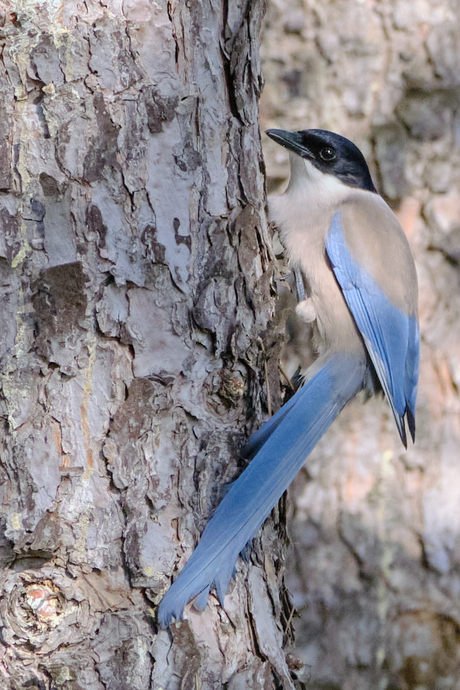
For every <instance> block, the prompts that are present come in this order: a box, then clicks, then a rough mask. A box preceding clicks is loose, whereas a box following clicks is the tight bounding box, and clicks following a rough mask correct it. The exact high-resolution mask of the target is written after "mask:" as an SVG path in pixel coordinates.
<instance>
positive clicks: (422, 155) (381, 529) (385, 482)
mask: <svg viewBox="0 0 460 690" xmlns="http://www.w3.org/2000/svg"><path fill="white" fill-rule="evenodd" d="M459 19H460V17H459V5H458V2H455V1H449V0H427V1H426V2H407V1H406V0H382V1H380V2H379V1H369V2H358V1H355V0H351V1H347V2H345V1H339V2H337V0H334V1H332V0H329V1H326V2H324V1H323V0H318V1H316V0H304V1H302V0H272V2H271V3H270V5H269V12H268V15H267V22H266V28H265V35H264V37H263V41H262V46H263V65H264V74H265V79H266V87H265V90H264V93H263V95H262V101H261V114H262V126H263V127H264V128H265V127H282V128H285V129H305V128H309V127H322V128H324V129H331V130H333V131H337V132H339V133H341V134H343V135H345V136H347V137H349V138H351V139H353V140H354V141H355V142H356V143H357V144H358V145H359V146H360V148H361V149H362V150H363V152H364V153H365V154H366V156H367V158H368V160H370V161H372V167H373V173H374V177H375V179H376V181H377V183H378V186H379V188H380V190H381V191H382V192H383V194H384V196H385V197H386V198H387V200H388V201H389V202H390V204H392V205H393V207H394V208H395V210H396V213H397V215H398V217H399V219H400V221H401V223H402V225H403V227H404V229H405V231H406V233H407V236H408V238H409V241H410V243H411V246H412V249H413V252H414V255H415V258H416V262H417V269H418V275H419V282H420V320H421V330H422V360H421V377H420V389H419V398H418V409H417V440H416V445H415V446H414V447H411V448H410V449H409V450H408V451H407V452H404V450H403V448H402V447H401V445H400V443H399V439H398V435H397V433H396V430H395V428H394V423H393V420H392V418H391V413H390V411H389V408H388V407H387V406H386V404H385V403H384V402H382V401H379V400H373V401H371V402H369V403H367V404H366V405H365V406H364V407H363V406H361V405H360V404H359V403H358V402H356V403H354V404H352V405H351V406H349V407H348V408H347V409H346V410H345V412H344V413H343V414H342V415H341V417H340V419H339V420H338V422H337V423H336V424H335V425H334V426H333V427H332V429H331V431H330V433H328V434H327V435H326V437H325V438H324V439H323V441H322V442H321V444H320V446H319V447H318V448H317V449H316V451H315V452H314V453H313V455H312V456H311V458H310V460H309V461H308V462H307V464H306V469H305V471H304V472H303V473H301V475H299V477H298V478H297V480H296V482H295V483H294V486H293V489H292V490H291V492H290V499H291V500H290V501H289V504H290V505H291V506H294V504H295V508H294V507H293V508H292V513H293V514H292V515H291V516H290V518H289V519H288V524H289V532H290V535H291V542H292V546H291V554H290V558H288V564H289V569H288V579H287V581H288V586H289V590H290V592H291V594H292V595H293V597H294V603H295V605H296V607H297V609H298V610H299V612H300V618H298V619H297V620H296V621H295V625H296V631H297V635H296V638H297V654H298V655H299V656H300V657H301V658H302V659H303V660H304V661H305V662H306V663H307V664H308V665H310V671H311V685H310V686H309V687H314V688H318V689H319V688H327V689H328V690H332V689H333V688H337V689H338V688H341V689H342V690H369V689H370V688H379V689H385V688H394V689H396V688H397V689H399V690H409V689H410V690H415V689H417V690H422V689H423V690H425V689H426V690H428V689H436V690H444V689H447V688H449V689H456V688H459V687H460V661H459V659H460V608H459V589H460V466H459V462H460V424H459V412H460V399H459V388H460V345H459V327H458V324H459V317H460V299H459V295H460V291H459V285H460V273H459V261H460V183H459V180H460V153H459V149H460V136H459V132H460V107H459V106H460V100H459V96H460V53H459V49H458V46H459V45H460V28H459V27H460V22H459ZM266 157H267V161H268V162H267V165H268V171H269V185H270V186H271V187H275V186H276V185H277V184H279V182H280V180H282V179H283V178H284V177H285V176H286V174H287V156H286V155H285V153H284V151H283V150H282V149H281V148H280V147H276V145H275V144H273V143H272V142H269V141H267V147H266ZM297 342H298V341H297ZM303 356H306V355H305V353H303Z"/></svg>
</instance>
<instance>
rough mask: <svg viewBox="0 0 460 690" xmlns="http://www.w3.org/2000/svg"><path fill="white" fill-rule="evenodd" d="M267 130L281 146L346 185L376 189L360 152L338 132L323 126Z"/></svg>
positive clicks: (370, 190)
mask: <svg viewBox="0 0 460 690" xmlns="http://www.w3.org/2000/svg"><path fill="white" fill-rule="evenodd" d="M267 134H268V136H269V137H270V138H271V139H273V140H274V141H276V142H277V143H278V144H281V146H284V147H285V148H287V149H289V150H290V151H293V152H294V153H296V154H297V155H298V156H301V157H302V158H305V159H306V160H308V161H310V163H312V164H313V165H314V166H315V168H317V169H318V170H320V171H321V172H323V173H327V174H329V175H334V176H335V177H338V178H339V180H341V182H343V183H344V184H346V185H349V186H350V187H358V188H359V189H366V190H367V191H369V192H375V191H376V189H375V187H374V184H373V182H372V178H371V175H370V172H369V168H368V167H367V163H366V160H365V158H364V156H363V154H362V153H361V151H360V150H359V148H358V147H357V146H355V145H354V144H353V143H352V142H351V141H349V140H348V139H345V137H341V136H340V134H334V132H328V131H327V130H325V129H304V130H302V131H301V132H286V131H284V130H282V129H269V130H267Z"/></svg>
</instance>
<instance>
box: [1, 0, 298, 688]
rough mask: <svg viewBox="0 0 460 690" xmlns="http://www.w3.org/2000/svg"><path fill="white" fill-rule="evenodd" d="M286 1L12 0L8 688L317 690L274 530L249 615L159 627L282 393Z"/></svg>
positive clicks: (245, 605) (243, 571)
mask: <svg viewBox="0 0 460 690" xmlns="http://www.w3.org/2000/svg"><path fill="white" fill-rule="evenodd" d="M264 9H265V8H264V2H263V0H235V2H232V3H227V2H226V1H225V0H213V1H212V2H208V1H207V0H193V2H190V3H188V2H178V1H174V0H171V1H170V2H165V1H162V2H153V1H149V0H125V1H124V2H122V1H121V0H110V1H109V2H98V1H97V0H87V1H86V2H84V3H83V2H76V1H73V0H66V2H65V3H55V2H51V0H50V1H49V2H41V3H36V2H22V3H17V7H16V5H15V3H5V2H3V3H2V4H1V11H2V13H1V24H2V27H1V29H0V39H1V43H2V52H1V59H0V70H1V75H0V86H1V90H2V98H1V99H0V108H1V111H2V112H1V117H0V128H1V137H0V222H1V235H0V256H1V260H0V272H1V291H2V309H1V312H0V319H1V323H2V327H1V331H0V358H1V365H2V367H1V401H0V409H1V415H2V420H3V425H2V429H1V460H0V470H1V478H0V489H1V523H0V524H1V532H0V548H1V552H0V553H1V573H0V587H1V602H0V628H1V644H0V659H1V663H0V685H1V686H2V687H5V688H11V689H13V688H14V689H16V688H19V687H36V688H43V689H51V688H66V689H69V690H104V689H108V688H110V690H124V689H125V688H126V689H127V688H134V689H135V690H144V689H145V690H147V689H152V690H154V689H155V690H160V688H168V689H169V690H173V689H174V688H179V687H180V688H195V687H196V688H221V687H228V688H232V689H236V688H262V687H263V688H278V687H285V688H293V687H294V685H293V683H292V681H291V676H290V671H289V669H288V665H287V662H286V657H285V652H284V649H283V647H284V644H285V642H286V637H287V631H288V630H289V623H288V620H287V619H288V618H289V615H290V610H289V607H288V604H287V600H286V597H285V596H284V595H283V589H282V572H283V556H282V553H283V551H282V544H283V541H284V533H283V529H282V526H281V529H280V530H278V529H275V527H274V523H273V522H272V521H269V523H268V525H267V527H266V528H265V529H264V530H263V532H262V534H261V535H259V536H258V538H257V539H256V541H255V547H254V549H253V550H252V552H251V555H250V559H249V563H245V562H243V561H242V560H240V561H239V562H238V565H237V573H236V579H235V581H234V583H233V584H232V585H231V588H230V591H229V594H228V596H227V598H226V606H225V610H223V609H222V608H221V607H220V606H219V605H218V604H217V602H216V600H215V599H214V598H213V597H211V602H210V605H209V607H208V608H207V610H206V611H205V612H204V613H203V614H201V615H197V614H196V613H193V611H192V610H190V611H188V612H187V620H186V621H184V622H183V623H181V624H180V625H176V626H174V627H173V629H172V631H171V632H168V631H160V630H158V628H157V625H156V619H155V607H156V605H157V604H158V602H159V600H160V599H161V596H162V594H163V593H164V591H165V590H166V588H167V587H168V586H169V583H170V582H171V577H172V574H173V573H175V572H177V570H178V569H180V568H181V567H182V565H183V564H184V562H185V561H186V559H187V558H188V556H189V555H190V553H191V552H192V550H193V548H194V546H195V544H196V542H197V539H198V538H199V534H200V532H201V530H202V529H203V527H204V526H205V524H206V522H207V521H208V520H209V518H210V516H211V515H212V511H213V509H214V508H215V506H216V505H217V503H218V501H219V498H220V495H221V492H222V486H223V485H224V484H225V483H227V482H230V481H231V480H232V479H233V478H234V477H235V476H237V474H238V473H239V472H241V470H242V469H243V463H242V461H240V460H239V456H238V449H239V446H240V445H241V443H242V442H243V440H244V439H245V438H246V437H247V435H248V434H249V433H250V431H251V430H252V429H253V428H254V427H255V426H256V425H258V424H260V421H261V419H262V418H263V417H264V415H266V412H267V408H268V402H267V396H268V397H269V398H271V406H272V408H273V407H275V408H276V407H277V406H279V404H280V400H281V398H280V384H279V375H278V367H277V360H278V349H279V346H278V342H279V338H278V334H277V333H276V326H275V325H274V323H275V322H274V321H273V320H272V316H273V312H274V299H273V294H274V291H273V281H274V276H275V262H274V259H273V255H272V250H271V249H270V246H271V245H270V241H269V240H270V238H269V232H268V228H267V221H266V217H265V211H264V203H265V197H264V176H263V162H262V157H261V149H260V137H259V129H258V122H257V115H258V103H257V101H258V95H259V92H260V89H261V72H260V63H259V57H258V44H259V29H260V25H261V21H262V17H263V13H264ZM281 523H282V521H281ZM273 554H275V555H276V558H273Z"/></svg>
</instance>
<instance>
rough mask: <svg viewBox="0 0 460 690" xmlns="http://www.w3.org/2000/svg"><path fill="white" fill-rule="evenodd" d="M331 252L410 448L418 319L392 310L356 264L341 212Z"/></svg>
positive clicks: (329, 241)
mask: <svg viewBox="0 0 460 690" xmlns="http://www.w3.org/2000/svg"><path fill="white" fill-rule="evenodd" d="M326 251H327V254H328V257H329V260H330V262H331V264H332V269H333V271H334V274H335V276H336V278H337V281H338V283H339V285H340V287H341V289H342V292H343V295H344V297H345V300H346V302H347V304H348V306H349V308H350V311H351V313H352V314H353V318H354V320H355V322H356V325H357V327H358V329H359V331H360V333H361V335H362V337H363V340H364V342H365V345H366V348H367V351H368V353H369V356H370V358H371V360H372V363H373V364H374V367H375V369H376V371H377V375H378V377H379V380H380V383H381V384H382V388H383V390H384V391H385V394H386V396H387V399H388V402H389V403H390V406H391V409H392V411H393V415H394V418H395V421H396V425H397V427H398V430H399V433H400V436H401V440H402V442H403V443H404V445H405V446H407V440H406V430H405V424H404V417H405V415H406V413H407V416H408V423H409V429H410V432H411V435H412V438H413V437H414V433H415V426H414V418H415V399H416V395H417V380H418V366H419V330H418V323H417V318H416V316H415V315H410V316H409V315H407V314H405V313H404V312H403V311H401V310H400V309H398V308H397V307H395V306H394V305H393V304H391V302H390V301H389V300H388V298H387V297H386V295H385V294H384V292H383V291H382V290H381V288H380V287H379V286H378V285H377V284H376V283H375V282H374V280H373V279H372V277H371V275H370V274H369V273H368V272H367V271H366V270H365V269H364V268H363V267H362V266H360V265H359V264H358V263H357V262H356V261H354V259H353V257H352V256H351V254H350V251H349V249H348V247H347V244H346V240H345V237H344V233H343V229H342V224H341V220H340V212H337V213H336V214H335V215H334V217H333V219H332V223H331V228H330V230H329V233H328V237H327V240H326Z"/></svg>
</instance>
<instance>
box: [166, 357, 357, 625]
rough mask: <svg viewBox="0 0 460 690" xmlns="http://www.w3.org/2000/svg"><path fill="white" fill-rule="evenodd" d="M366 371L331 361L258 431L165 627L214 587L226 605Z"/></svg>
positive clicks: (182, 579)
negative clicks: (250, 547)
mask: <svg viewBox="0 0 460 690" xmlns="http://www.w3.org/2000/svg"><path fill="white" fill-rule="evenodd" d="M318 363H319V362H318ZM365 369H366V362H365V360H364V359H362V358H360V357H358V356H352V355H344V354H337V355H334V356H333V357H330V358H328V359H327V360H326V361H325V363H324V365H323V366H322V367H321V368H320V369H319V371H318V372H317V373H316V374H315V375H314V376H313V377H312V378H311V379H310V380H309V381H308V382H307V383H306V384H305V385H304V386H303V388H301V389H300V390H298V391H297V393H296V394H295V396H294V397H293V398H292V399H291V400H290V401H289V403H288V410H287V411H286V412H283V414H279V413H278V415H279V416H278V417H277V419H276V421H275V422H274V423H270V422H271V420H270V422H268V425H269V426H268V433H265V434H260V432H258V436H257V435H256V436H257V439H256V441H255V443H254V446H256V447H257V449H258V453H257V455H256V456H255V457H254V459H253V460H252V462H251V463H250V464H249V466H248V467H247V468H246V470H245V471H244V472H243V473H242V475H241V476H240V477H239V478H238V479H237V480H236V481H235V482H234V483H233V484H232V486H231V488H230V490H229V492H228V493H227V495H226V496H225V497H224V499H223V500H222V502H221V503H220V505H219V507H218V508H217V510H216V512H215V514H214V516H213V518H212V519H211V521H210V522H209V524H208V525H207V527H206V529H205V531H204V532H203V536H202V537H201V541H200V543H199V544H198V546H197V548H196V549H195V551H194V552H193V554H192V556H191V557H190V559H189V561H188V562H187V563H186V565H185V566H184V568H183V570H182V572H181V573H180V575H179V577H178V578H177V579H176V581H175V582H174V583H173V585H172V586H171V587H170V589H169V590H168V592H167V593H166V595H165V597H164V598H163V600H162V602H161V604H160V607H159V613H158V617H159V621H160V624H161V625H162V626H168V625H169V624H170V623H171V621H172V619H173V618H176V620H178V619H180V618H182V615H183V610H184V607H185V606H186V604H187V603H188V602H189V601H190V600H191V599H193V598H194V597H196V596H197V595H199V597H198V599H197V601H196V605H197V608H199V609H203V608H204V607H205V605H206V601H207V597H208V593H209V589H210V587H211V586H212V585H214V586H215V587H216V590H217V594H218V596H219V600H220V602H221V603H223V600H224V596H225V593H226V591H227V587H228V583H229V581H230V578H231V576H232V573H233V569H234V566H235V561H236V559H237V557H238V554H239V553H240V551H241V550H242V549H243V548H244V546H245V545H246V543H247V542H248V541H249V540H250V539H251V537H252V536H253V535H254V533H255V532H256V530H257V529H258V528H259V527H260V526H261V524H262V523H263V522H264V520H265V518H266V517H267V515H268V514H269V513H270V511H271V510H272V508H273V507H274V506H275V505H276V503H277V501H278V500H279V499H280V497H281V496H282V494H283V492H284V491H285V490H286V488H287V487H288V486H289V484H290V483H291V481H292V480H293V479H294V477H295V476H296V474H297V472H298V471H299V469H300V468H301V467H302V465H303V463H304V461H305V459H306V458H307V456H308V455H309V453H310V452H311V451H312V449H313V448H314V447H315V445H316V444H317V443H318V441H319V439H320V438H321V437H322V436H323V434H324V433H325V432H326V431H327V429H328V428H329V426H330V425H331V424H332V422H333V421H334V419H335V418H336V417H337V415H338V414H339V412H340V411H341V410H342V408H343V407H344V406H345V405H346V403H347V402H348V400H350V399H351V398H352V397H353V396H354V395H355V394H356V393H357V392H358V391H359V390H360V389H361V388H362V386H363V382H364V380H365ZM283 410H284V408H282V410H281V411H283ZM264 429H265V427H264ZM262 431H263V429H262Z"/></svg>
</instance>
